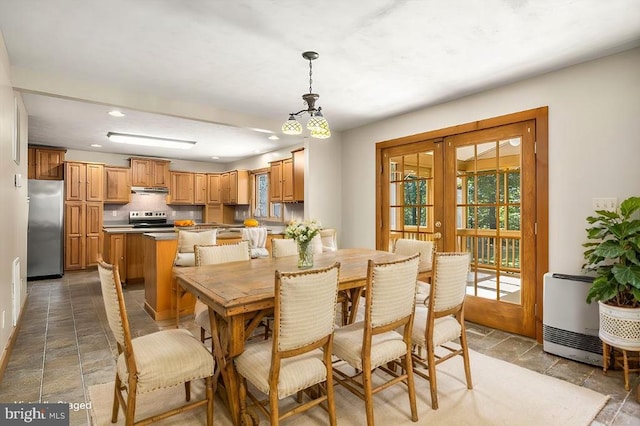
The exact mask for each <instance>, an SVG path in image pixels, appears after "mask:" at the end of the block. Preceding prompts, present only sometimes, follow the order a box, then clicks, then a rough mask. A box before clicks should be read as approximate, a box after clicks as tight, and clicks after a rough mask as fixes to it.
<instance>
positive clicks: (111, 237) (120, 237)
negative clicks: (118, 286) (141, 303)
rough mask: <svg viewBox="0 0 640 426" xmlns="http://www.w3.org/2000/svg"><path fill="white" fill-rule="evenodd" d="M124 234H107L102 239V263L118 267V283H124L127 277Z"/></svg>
mask: <svg viewBox="0 0 640 426" xmlns="http://www.w3.org/2000/svg"><path fill="white" fill-rule="evenodd" d="M125 244H126V234H107V235H106V236H105V239H104V249H103V251H102V256H103V258H104V261H105V262H107V263H110V264H112V265H117V266H118V271H119V273H120V281H121V282H122V283H124V282H125V281H126V276H127V263H126V259H125V257H124V256H125V252H126V245H125Z"/></svg>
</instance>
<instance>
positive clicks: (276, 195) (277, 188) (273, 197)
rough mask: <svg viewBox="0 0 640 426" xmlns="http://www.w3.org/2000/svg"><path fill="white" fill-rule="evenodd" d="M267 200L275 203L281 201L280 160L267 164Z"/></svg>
mask: <svg viewBox="0 0 640 426" xmlns="http://www.w3.org/2000/svg"><path fill="white" fill-rule="evenodd" d="M269 199H270V201H271V202H275V203H279V202H281V201H282V160H280V161H273V162H271V163H269Z"/></svg>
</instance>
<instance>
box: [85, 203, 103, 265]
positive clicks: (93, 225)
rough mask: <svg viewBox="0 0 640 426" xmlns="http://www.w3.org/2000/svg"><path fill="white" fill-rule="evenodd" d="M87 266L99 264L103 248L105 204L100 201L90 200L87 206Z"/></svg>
mask: <svg viewBox="0 0 640 426" xmlns="http://www.w3.org/2000/svg"><path fill="white" fill-rule="evenodd" d="M85 212H86V223H85V226H86V228H85V267H86V266H95V265H97V264H98V255H99V254H100V253H101V248H102V238H103V237H102V223H103V216H104V206H103V204H102V203H100V202H91V201H88V202H87V203H86V207H85Z"/></svg>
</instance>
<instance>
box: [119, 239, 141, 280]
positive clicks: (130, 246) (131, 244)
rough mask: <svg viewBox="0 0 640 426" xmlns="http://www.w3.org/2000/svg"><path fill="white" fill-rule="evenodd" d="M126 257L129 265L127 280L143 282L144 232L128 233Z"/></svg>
mask: <svg viewBox="0 0 640 426" xmlns="http://www.w3.org/2000/svg"><path fill="white" fill-rule="evenodd" d="M124 258H125V263H126V265H127V266H126V268H127V273H126V274H125V279H126V282H127V283H132V282H142V281H143V280H144V250H143V247H142V233H135V234H132V233H130V234H127V235H126V239H125V252H124Z"/></svg>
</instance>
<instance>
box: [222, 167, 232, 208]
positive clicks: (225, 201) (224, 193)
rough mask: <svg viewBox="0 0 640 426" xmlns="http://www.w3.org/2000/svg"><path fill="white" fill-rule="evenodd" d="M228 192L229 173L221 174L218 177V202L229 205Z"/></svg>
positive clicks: (229, 196)
mask: <svg viewBox="0 0 640 426" xmlns="http://www.w3.org/2000/svg"><path fill="white" fill-rule="evenodd" d="M230 190H231V187H230V186H229V172H226V173H222V174H221V175H220V201H221V202H222V203H223V204H229V200H230V198H231V194H230V193H229V191H230Z"/></svg>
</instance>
